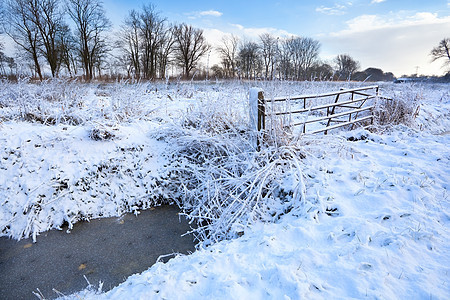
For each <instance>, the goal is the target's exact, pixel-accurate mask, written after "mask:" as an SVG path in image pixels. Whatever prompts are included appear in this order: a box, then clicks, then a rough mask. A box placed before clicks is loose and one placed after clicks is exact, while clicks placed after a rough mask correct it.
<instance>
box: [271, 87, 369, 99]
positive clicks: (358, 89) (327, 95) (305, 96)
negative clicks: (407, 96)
mask: <svg viewBox="0 0 450 300" xmlns="http://www.w3.org/2000/svg"><path fill="white" fill-rule="evenodd" d="M377 88H378V86H377V85H373V86H367V87H362V88H355V89H348V90H341V91H337V92H331V93H322V94H316V95H298V96H292V97H276V98H272V99H270V100H269V99H268V100H267V101H268V102H270V101H274V102H279V101H287V100H301V99H311V98H323V97H330V96H337V95H341V94H347V93H352V92H357V91H366V90H372V89H377Z"/></svg>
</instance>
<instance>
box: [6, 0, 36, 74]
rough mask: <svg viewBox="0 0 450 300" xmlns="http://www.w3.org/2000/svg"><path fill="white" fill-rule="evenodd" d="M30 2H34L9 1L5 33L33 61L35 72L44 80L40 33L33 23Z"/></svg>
mask: <svg viewBox="0 0 450 300" xmlns="http://www.w3.org/2000/svg"><path fill="white" fill-rule="evenodd" d="M30 2H34V1H33V0H7V2H6V8H5V11H4V15H5V16H4V17H5V20H4V22H3V27H4V28H3V29H4V31H5V32H6V33H7V34H8V36H10V37H11V38H12V40H13V41H14V42H15V43H16V44H17V45H18V46H19V47H20V49H21V50H23V52H24V53H25V54H26V55H28V56H29V57H30V58H31V59H32V61H33V70H34V71H35V72H36V73H37V75H38V76H39V79H40V80H42V79H43V76H42V71H41V65H40V62H39V58H40V52H39V49H40V46H41V39H40V32H39V28H38V27H37V26H36V24H35V23H34V22H33V21H32V20H33V13H32V7H31V5H30Z"/></svg>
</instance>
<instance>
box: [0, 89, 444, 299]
mask: <svg viewBox="0 0 450 300" xmlns="http://www.w3.org/2000/svg"><path fill="white" fill-rule="evenodd" d="M361 85H362V84H352V83H335V82H323V83H308V82H305V83H279V82H269V83H258V82H250V83H249V82H246V83H245V82H226V83H224V82H209V83H192V82H186V83H172V84H170V85H168V84H163V83H160V84H157V85H153V84H150V85H147V84H134V85H131V84H123V83H122V84H113V85H81V84H74V83H45V84H43V85H40V86H36V85H30V84H27V83H26V82H21V83H19V84H17V85H10V84H6V83H5V84H3V85H2V86H0V122H1V123H0V149H2V150H1V155H2V156H1V157H0V159H1V164H0V201H1V207H0V231H1V235H3V236H10V237H12V238H15V239H19V238H23V237H29V236H32V237H33V238H34V239H37V240H39V236H38V234H39V233H40V232H43V231H46V230H49V229H51V228H59V227H60V226H61V225H62V224H63V223H69V224H73V223H75V222H77V221H78V220H81V219H89V218H96V217H102V216H103V217H105V216H113V215H120V214H121V213H123V212H126V211H132V212H136V213H138V212H139V210H140V209H145V208H148V207H150V206H153V205H158V204H160V203H163V202H172V203H176V204H178V205H180V206H181V207H182V209H184V211H185V213H186V214H188V215H189V216H190V217H191V218H192V222H193V225H194V224H196V222H197V221H207V222H206V223H205V222H203V223H202V225H203V226H204V227H199V228H197V229H196V230H194V236H195V237H197V238H199V239H200V243H199V249H198V250H197V251H196V252H195V253H193V254H191V255H188V256H181V255H180V256H177V257H175V258H173V259H171V260H170V261H169V262H167V263H157V264H155V265H154V266H153V267H151V268H150V269H149V270H147V271H145V272H143V273H142V274H136V275H133V276H131V277H130V278H128V280H127V281H126V282H124V283H123V284H121V285H119V286H118V287H116V288H114V289H113V290H111V291H108V292H103V293H102V292H101V291H99V290H98V289H97V288H96V287H94V286H91V287H89V288H87V289H86V290H84V291H80V292H79V293H77V294H75V295H71V296H68V297H67V298H68V299H80V298H81V299H130V298H133V299H215V298H219V299H229V298H232V299H301V298H307V299H330V298H332V299H336V298H338V299H342V298H358V299H359V298H366V297H368V298H371V299H372V298H381V299H396V298H399V299H404V298H411V299H448V298H449V297H450V274H449V272H450V230H449V229H450V226H449V225H450V213H449V211H450V210H449V209H450V205H449V193H448V188H449V182H450V161H449V160H450V151H449V146H448V145H450V136H449V128H450V113H449V111H450V86H449V85H431V84H430V85H427V84H423V85H403V84H400V85H394V84H382V85H381V91H382V94H383V95H385V96H390V97H393V98H394V99H395V100H396V101H401V102H403V104H406V107H409V108H410V110H406V111H405V110H403V113H404V114H406V116H403V119H402V121H403V122H406V123H407V124H397V125H392V126H389V125H383V126H382V124H379V123H378V124H376V128H375V129H376V130H372V131H370V132H369V131H367V130H362V129H358V130H354V131H350V132H348V131H333V132H332V134H329V135H328V136H324V135H310V136H303V137H301V138H295V139H292V138H290V137H288V136H285V135H282V134H279V135H278V136H275V137H272V140H271V142H270V144H269V145H267V146H264V147H262V149H261V151H260V152H256V151H255V148H254V145H253V144H252V143H251V142H249V141H251V133H248V131H247V128H248V103H247V97H248V91H249V88H250V87H252V86H258V87H261V88H262V89H263V90H264V91H265V92H266V95H267V97H270V96H288V95H293V94H312V93H321V92H326V91H334V90H338V89H339V88H340V87H355V86H361ZM419 104H420V106H419V109H417V106H418V105H419ZM378 109H379V110H380V109H381V110H382V109H383V107H382V106H381V107H379V108H378ZM392 109H393V110H392ZM395 109H396V108H395V107H394V108H392V107H391V111H393V112H395V113H399V109H397V110H395ZM394 110H395V111H394ZM384 118H386V116H384ZM382 121H383V120H380V121H379V122H382ZM384 121H386V120H385V119H384ZM390 121H395V120H390ZM205 224H207V225H205ZM207 234H208V235H207ZM94 284H95V285H96V286H97V284H96V283H94Z"/></svg>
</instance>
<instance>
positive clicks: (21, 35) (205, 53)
mask: <svg viewBox="0 0 450 300" xmlns="http://www.w3.org/2000/svg"><path fill="white" fill-rule="evenodd" d="M0 14H1V15H0V20H2V26H1V30H2V32H4V33H6V34H7V35H8V36H10V37H11V38H12V39H13V40H14V42H15V43H16V45H17V52H16V53H15V57H8V56H6V55H5V54H4V52H3V50H4V47H3V44H1V41H0V75H2V76H9V77H15V76H18V75H31V76H33V77H35V78H37V79H39V80H42V79H44V78H45V77H46V76H45V73H48V72H44V70H49V71H50V75H51V76H52V77H60V76H68V77H82V78H83V79H84V80H86V81H90V80H91V79H94V78H134V79H146V80H155V79H165V78H167V77H169V76H170V77H173V76H183V77H184V78H193V77H195V78H204V77H210V78H240V79H265V80H271V79H283V80H361V81H364V80H368V81H392V80H394V75H393V74H392V73H384V72H383V71H382V70H380V69H376V68H368V69H366V70H364V71H359V69H360V64H359V62H357V61H356V60H354V59H353V58H352V57H351V56H350V55H349V54H340V55H338V56H336V57H335V58H334V60H333V61H332V62H330V63H327V62H324V61H322V60H321V59H320V57H319V52H320V47H321V45H320V42H319V41H317V40H315V39H312V38H309V37H298V36H292V37H277V36H274V35H272V34H269V33H265V34H261V35H260V36H259V39H258V40H256V41H250V40H243V39H240V38H239V37H237V36H234V35H226V36H224V37H223V39H222V40H221V43H220V45H218V46H216V47H212V46H211V45H210V44H208V42H207V41H206V39H205V36H204V33H203V30H202V29H199V28H194V27H192V26H191V25H188V24H184V23H182V24H172V23H170V22H169V21H168V20H167V19H166V18H165V17H163V16H162V15H161V13H160V12H158V11H157V10H156V8H155V6H154V5H152V4H148V5H144V6H143V7H142V8H140V9H136V10H134V9H133V10H131V11H130V12H129V13H128V15H127V17H126V18H125V20H124V21H123V24H122V26H121V29H120V31H119V32H117V33H114V38H111V36H112V33H111V32H110V28H111V22H110V21H109V20H108V19H107V17H106V15H105V11H104V8H103V5H102V2H101V1H100V0H64V1H63V0H6V1H4V2H2V3H0ZM66 19H69V20H70V22H71V24H70V26H69V24H67V23H66ZM213 52H214V53H213ZM212 54H213V55H214V54H215V55H216V56H218V57H219V58H220V63H219V64H214V65H212V66H210V64H209V61H210V56H211V55H212ZM201 61H203V63H201ZM205 61H206V63H205Z"/></svg>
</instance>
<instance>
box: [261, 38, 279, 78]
mask: <svg viewBox="0 0 450 300" xmlns="http://www.w3.org/2000/svg"><path fill="white" fill-rule="evenodd" d="M259 39H260V40H261V54H262V58H263V60H264V68H265V72H264V76H265V78H266V79H273V75H274V74H273V71H274V66H275V59H276V55H277V51H278V39H277V38H276V37H274V36H273V35H271V34H269V33H263V34H261V35H260V36H259Z"/></svg>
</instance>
